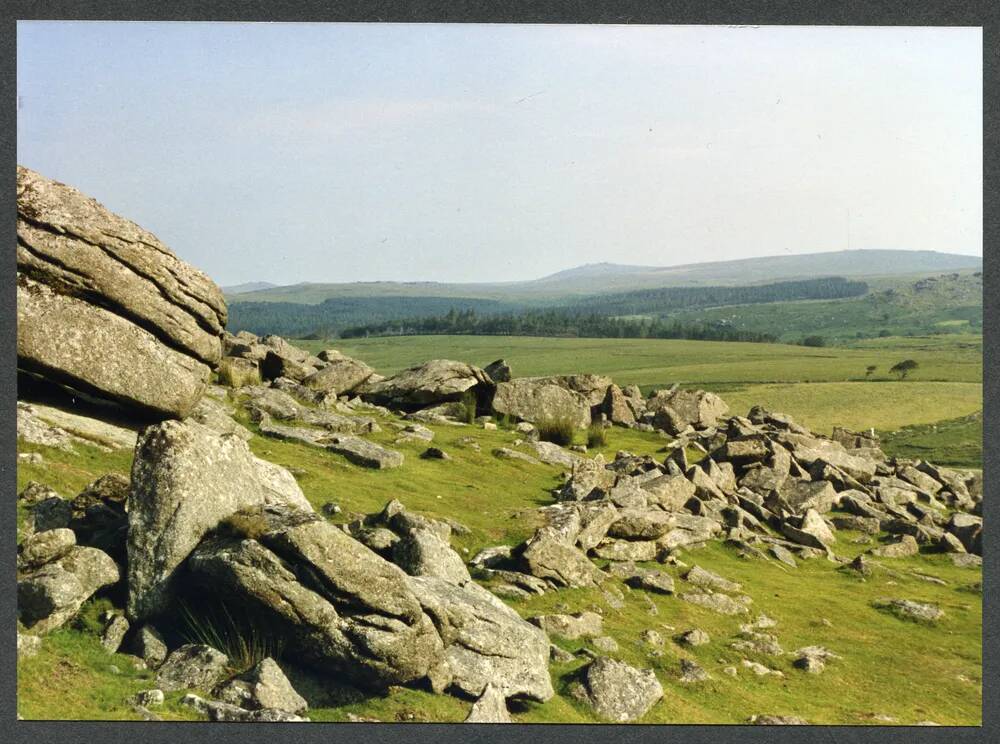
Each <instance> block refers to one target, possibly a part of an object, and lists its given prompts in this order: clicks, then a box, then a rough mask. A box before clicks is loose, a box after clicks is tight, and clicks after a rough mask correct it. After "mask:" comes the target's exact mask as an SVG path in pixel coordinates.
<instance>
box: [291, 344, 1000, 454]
mask: <svg viewBox="0 0 1000 744" xmlns="http://www.w3.org/2000/svg"><path fill="white" fill-rule="evenodd" d="M296 343H301V344H302V345H303V346H306V347H310V348H312V349H313V350H314V351H315V350H318V349H319V348H320V347H321V346H323V344H322V343H320V342H310V341H303V342H296ZM338 348H340V349H341V350H342V351H343V352H344V353H345V354H348V355H350V356H355V357H357V358H359V359H363V360H364V361H366V362H368V363H369V364H371V365H373V366H374V367H375V368H376V369H378V370H379V371H380V372H382V373H383V374H391V373H393V372H396V371H398V370H400V369H403V368H405V367H407V366H411V365H414V364H417V363H419V362H422V361H426V360H427V359H432V358H448V359H458V360H462V361H467V362H471V363H473V364H478V365H486V364H488V363H489V362H491V361H493V360H494V359H498V358H500V357H503V358H505V359H507V361H508V362H510V364H511V366H512V367H513V369H514V373H515V374H516V375H518V376H525V377H526V376H536V375H553V374H568V373H573V372H591V373H597V374H607V375H611V376H612V377H613V378H614V379H615V381H616V382H618V383H619V384H621V385H627V384H633V383H634V384H638V385H640V386H641V387H642V388H643V390H645V391H648V390H650V389H652V388H656V387H666V386H669V385H671V384H673V383H674V382H679V383H681V384H682V385H687V386H697V387H702V388H706V389H709V390H714V391H717V392H719V393H720V394H721V395H722V396H723V398H725V399H726V401H727V402H728V403H729V404H730V408H731V409H732V411H733V412H735V413H740V414H745V413H746V412H747V411H748V410H749V409H750V407H751V406H753V405H758V404H760V405H764V406H767V407H769V408H771V409H772V410H776V411H782V412H784V413H788V414H790V415H792V416H794V417H795V418H797V419H798V420H800V421H801V422H802V423H804V424H806V425H807V426H809V427H811V428H813V429H815V430H817V431H820V432H826V433H829V432H830V430H831V429H832V428H833V427H834V426H847V427H849V428H852V429H868V428H876V429H879V430H881V431H893V430H896V429H899V428H901V427H904V426H907V425H913V424H917V425H930V424H934V423H935V422H938V421H943V420H946V419H952V418H955V417H956V416H966V415H969V414H972V413H975V412H976V411H980V410H982V407H983V402H982V401H983V393H982V374H983V373H982V369H983V366H982V365H983V361H982V360H983V351H982V336H978V335H972V334H954V335H949V336H925V337H914V338H898V337H896V338H880V339H867V340H863V341H855V342H852V343H851V344H849V345H848V346H846V347H827V348H806V347H802V346H794V345H788V344H750V343H727V342H715V341H676V340H636V339H559V338H526V337H486V336H403V337H396V338H375V339H358V340H352V341H350V342H347V341H344V342H342V343H340V344H338ZM905 358H912V359H915V360H916V361H917V362H918V364H919V365H920V366H919V368H918V369H917V370H916V371H915V372H914V373H913V374H912V376H911V377H910V378H909V379H907V380H905V381H899V380H896V379H895V378H892V377H889V376H887V375H888V370H889V368H890V367H891V366H892V365H893V364H895V363H896V362H898V361H899V360H901V359H905ZM869 365H875V366H876V367H877V369H876V371H875V372H874V374H872V375H871V377H866V368H867V367H868V366H869ZM965 434H966V435H967V436H965V437H964V438H962V439H961V442H960V444H961V446H962V447H965V448H966V449H967V450H968V451H969V452H970V453H971V454H970V457H971V459H972V460H973V461H975V460H976V459H977V457H981V455H978V456H977V455H976V454H975V453H976V452H977V451H981V447H982V444H981V437H979V438H976V437H975V436H974V434H975V432H973V431H971V430H970V431H966V432H965ZM961 436H962V435H961V433H956V437H961ZM956 443H957V442H955V443H952V445H954V444H956Z"/></svg>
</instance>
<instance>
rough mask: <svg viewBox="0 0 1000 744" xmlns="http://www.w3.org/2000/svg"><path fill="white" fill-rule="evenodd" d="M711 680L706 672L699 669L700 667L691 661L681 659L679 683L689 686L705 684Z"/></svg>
mask: <svg viewBox="0 0 1000 744" xmlns="http://www.w3.org/2000/svg"><path fill="white" fill-rule="evenodd" d="M709 679H711V677H709V675H708V672H706V671H705V670H704V669H702V668H701V666H700V665H699V664H698V663H697V662H695V661H692V660H691V659H681V676H680V680H681V682H684V683H685V684H690V683H692V682H705V681H706V680H709Z"/></svg>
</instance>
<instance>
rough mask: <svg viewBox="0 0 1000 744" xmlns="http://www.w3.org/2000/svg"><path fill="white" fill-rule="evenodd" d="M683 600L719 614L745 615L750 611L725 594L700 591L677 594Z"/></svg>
mask: <svg viewBox="0 0 1000 744" xmlns="http://www.w3.org/2000/svg"><path fill="white" fill-rule="evenodd" d="M679 596H680V598H681V599H682V600H684V601H685V602H690V603H691V604H695V605H698V606H699V607H705V608H706V609H709V610H712V611H713V612H718V613H719V614H720V615H745V614H747V613H749V612H750V610H748V609H747V607H746V605H744V604H741V603H740V602H737V601H736V600H735V599H733V598H732V597H730V596H729V595H727V594H704V593H702V592H686V593H684V594H681V595H679Z"/></svg>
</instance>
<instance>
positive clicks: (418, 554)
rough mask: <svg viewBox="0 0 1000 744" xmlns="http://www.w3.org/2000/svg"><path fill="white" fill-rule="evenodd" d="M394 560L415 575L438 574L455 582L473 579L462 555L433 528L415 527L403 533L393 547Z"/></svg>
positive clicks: (439, 576) (459, 582)
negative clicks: (407, 532)
mask: <svg viewBox="0 0 1000 744" xmlns="http://www.w3.org/2000/svg"><path fill="white" fill-rule="evenodd" d="M392 562H393V563H395V564H396V565H397V566H399V567H400V568H402V569H403V570H404V571H406V573H408V574H410V575H411V576H434V577H436V578H439V579H442V580H444V581H447V582H449V583H452V584H463V583H465V582H466V581H469V580H470V578H471V577H470V576H469V569H467V568H466V567H465V562H464V561H463V560H462V558H461V556H459V554H458V553H456V552H455V551H454V550H452V548H451V546H450V545H449V544H448V543H447V542H446V541H445V540H442V539H441V537H440V536H438V535H437V534H436V533H435V532H433V531H432V530H429V529H424V528H417V529H411V530H410V531H409V534H406V535H403V537H401V538H400V539H399V541H398V542H396V543H395V545H394V546H393V548H392Z"/></svg>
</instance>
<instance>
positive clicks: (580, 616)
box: [530, 611, 604, 640]
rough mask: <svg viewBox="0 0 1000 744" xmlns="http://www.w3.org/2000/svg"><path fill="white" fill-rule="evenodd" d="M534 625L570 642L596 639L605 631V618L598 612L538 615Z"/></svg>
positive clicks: (533, 619) (532, 619)
mask: <svg viewBox="0 0 1000 744" xmlns="http://www.w3.org/2000/svg"><path fill="white" fill-rule="evenodd" d="M530 621H531V622H532V623H534V624H535V625H537V626H538V627H539V628H541V629H542V630H544V631H545V632H546V633H547V634H548V635H556V636H559V637H561V638H566V639H568V640H576V639H578V638H594V637H595V636H599V635H600V634H601V633H602V631H603V622H604V621H603V618H602V617H601V616H600V615H598V614H597V613H596V612H588V611H584V612H579V613H577V614H575V615H537V616H535V617H533V618H531V619H530Z"/></svg>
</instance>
